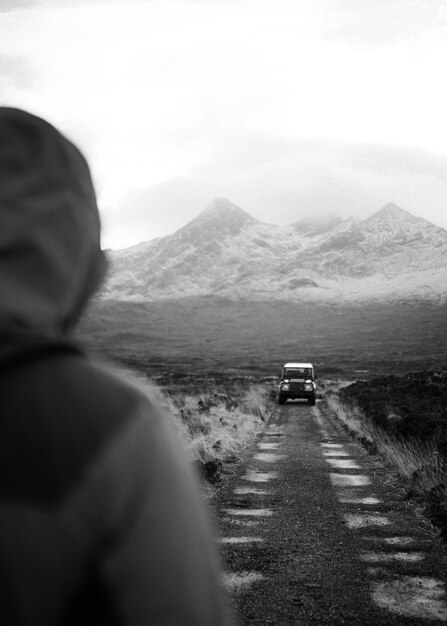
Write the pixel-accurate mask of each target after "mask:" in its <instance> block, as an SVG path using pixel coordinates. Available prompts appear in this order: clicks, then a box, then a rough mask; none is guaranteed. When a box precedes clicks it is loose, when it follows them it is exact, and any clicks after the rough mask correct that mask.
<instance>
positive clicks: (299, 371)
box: [283, 367, 312, 378]
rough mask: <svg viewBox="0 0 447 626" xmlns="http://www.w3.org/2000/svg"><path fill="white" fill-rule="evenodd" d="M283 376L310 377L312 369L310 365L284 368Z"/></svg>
mask: <svg viewBox="0 0 447 626" xmlns="http://www.w3.org/2000/svg"><path fill="white" fill-rule="evenodd" d="M283 378H312V369H311V368H310V367H296V368H295V367H294V368H293V369H292V368H286V369H285V370H284V373H283Z"/></svg>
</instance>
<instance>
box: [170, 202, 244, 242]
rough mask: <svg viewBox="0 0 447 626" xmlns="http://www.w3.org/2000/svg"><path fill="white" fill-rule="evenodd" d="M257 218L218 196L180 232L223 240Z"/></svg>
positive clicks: (188, 236) (183, 234) (189, 237)
mask: <svg viewBox="0 0 447 626" xmlns="http://www.w3.org/2000/svg"><path fill="white" fill-rule="evenodd" d="M254 221H255V220H254V219H253V218H252V217H251V215H249V214H248V213H246V212H245V211H243V210H242V209H241V208H239V207H238V206H236V205H235V204H233V203H231V202H230V201H229V200H227V199H226V198H216V199H215V200H213V201H212V202H211V204H209V205H208V207H207V208H206V209H205V210H204V211H202V212H201V213H200V214H199V215H198V216H197V217H196V218H195V219H193V220H192V221H191V222H189V224H187V225H186V226H184V227H183V228H181V229H180V230H179V231H178V233H180V234H181V236H182V238H185V237H186V238H187V239H192V240H196V239H203V238H204V236H205V238H206V239H208V240H209V239H215V240H221V239H222V238H225V237H226V236H228V235H230V236H235V235H237V234H238V233H239V232H240V231H241V229H242V228H243V227H244V226H245V224H247V222H254Z"/></svg>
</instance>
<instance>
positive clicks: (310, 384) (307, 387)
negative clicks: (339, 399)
mask: <svg viewBox="0 0 447 626" xmlns="http://www.w3.org/2000/svg"><path fill="white" fill-rule="evenodd" d="M313 389H314V388H313V385H312V383H306V384H305V385H304V391H313Z"/></svg>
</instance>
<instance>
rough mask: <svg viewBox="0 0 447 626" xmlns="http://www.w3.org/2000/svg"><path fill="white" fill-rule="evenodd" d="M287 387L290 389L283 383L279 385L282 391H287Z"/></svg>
mask: <svg viewBox="0 0 447 626" xmlns="http://www.w3.org/2000/svg"><path fill="white" fill-rule="evenodd" d="M289 387H290V385H289V384H288V383H283V384H282V385H281V389H283V390H284V391H288V389H289Z"/></svg>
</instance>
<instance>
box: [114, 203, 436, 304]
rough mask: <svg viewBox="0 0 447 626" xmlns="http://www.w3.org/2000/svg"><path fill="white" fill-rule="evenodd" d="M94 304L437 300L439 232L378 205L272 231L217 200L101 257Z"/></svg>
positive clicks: (390, 207)
mask: <svg viewBox="0 0 447 626" xmlns="http://www.w3.org/2000/svg"><path fill="white" fill-rule="evenodd" d="M110 258H111V272H110V276H109V279H108V281H107V284H106V286H105V288H104V291H103V297H105V298H110V299H118V300H123V299H125V300H155V299H166V298H178V297H184V296H198V295H209V294H215V295H220V296H229V297H234V298H256V299H260V298H286V299H310V300H332V299H335V298H337V299H343V300H363V299H367V298H386V299H390V298H392V299H400V298H405V299H407V298H417V299H429V300H446V299H447V231H446V230H444V229H442V228H439V227H437V226H434V225H433V224H431V223H430V222H428V221H427V220H424V219H422V218H419V217H415V216H414V215H412V214H411V213H408V212H407V211H405V210H404V209H401V208H399V207H398V206H396V205H395V204H387V205H386V206H385V207H383V208H382V209H381V210H379V211H377V212H376V213H374V214H373V215H372V216H371V217H369V218H368V219H365V220H354V219H348V220H342V219H340V218H338V217H336V216H330V217H327V218H324V219H320V220H306V221H300V222H296V223H294V224H291V225H290V226H275V225H272V224H265V223H263V222H260V221H258V220H256V219H254V218H253V217H251V216H250V215H249V214H248V213H246V212H245V211H243V210H242V209H240V208H239V207H237V206H235V205H234V204H232V203H231V202H229V201H228V200H226V199H223V198H219V199H216V200H214V202H213V203H212V204H211V205H210V206H209V207H208V208H207V209H205V210H204V211H203V212H202V213H201V214H200V215H199V216H198V217H196V218H195V219H194V220H192V221H191V222H189V223H188V224H186V226H184V227H183V228H180V229H179V230H178V231H177V232H175V233H174V234H172V235H169V236H167V237H162V238H160V239H156V240H153V241H149V242H147V243H142V244H139V245H137V246H133V247H132V248H127V249H125V250H120V251H116V252H111V253H110Z"/></svg>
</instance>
